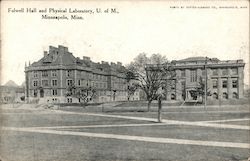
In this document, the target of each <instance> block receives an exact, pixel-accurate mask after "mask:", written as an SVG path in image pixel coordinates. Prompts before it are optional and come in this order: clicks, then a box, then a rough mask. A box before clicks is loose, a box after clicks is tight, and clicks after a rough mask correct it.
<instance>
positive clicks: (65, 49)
mask: <svg viewBox="0 0 250 161" xmlns="http://www.w3.org/2000/svg"><path fill="white" fill-rule="evenodd" d="M51 51H55V52H57V53H58V52H60V53H65V52H68V48H67V47H64V46H62V45H58V48H56V47H54V46H49V53H50V52H51ZM47 55H48V52H47V51H44V56H47ZM82 59H83V60H85V61H91V60H90V57H88V56H83V57H82ZM101 63H102V64H109V63H108V62H106V61H102V62H101ZM110 65H111V66H122V63H121V62H117V64H116V63H114V62H111V63H110Z"/></svg>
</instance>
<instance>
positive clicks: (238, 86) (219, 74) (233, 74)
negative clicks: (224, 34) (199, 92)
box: [166, 57, 245, 101]
mask: <svg viewBox="0 0 250 161" xmlns="http://www.w3.org/2000/svg"><path fill="white" fill-rule="evenodd" d="M244 65H245V63H244V62H243V60H226V61H220V60H219V59H217V58H205V57H191V58H187V59H183V60H175V61H172V62H171V66H172V67H173V70H174V71H175V78H174V79H173V80H171V81H173V83H172V85H173V86H172V87H171V88H170V89H168V90H167V94H166V100H186V101H188V100H197V99H201V98H196V97H193V96H192V94H191V91H194V90H196V89H197V87H199V86H201V83H202V84H205V83H206V84H207V88H206V89H207V91H208V93H209V95H208V96H207V98H208V100H228V99H240V98H243V91H244V89H243V88H244V82H243V80H244ZM205 80H207V81H205ZM204 90H205V88H204Z"/></svg>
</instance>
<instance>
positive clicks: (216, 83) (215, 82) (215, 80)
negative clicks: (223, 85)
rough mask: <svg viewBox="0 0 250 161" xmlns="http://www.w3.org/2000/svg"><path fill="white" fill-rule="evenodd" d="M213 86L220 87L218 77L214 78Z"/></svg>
mask: <svg viewBox="0 0 250 161" xmlns="http://www.w3.org/2000/svg"><path fill="white" fill-rule="evenodd" d="M213 88H218V81H217V79H213Z"/></svg>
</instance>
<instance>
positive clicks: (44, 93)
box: [25, 45, 139, 103]
mask: <svg viewBox="0 0 250 161" xmlns="http://www.w3.org/2000/svg"><path fill="white" fill-rule="evenodd" d="M126 73H127V70H126V68H125V67H124V66H123V65H122V63H120V62H117V63H113V62H112V63H110V64H109V63H108V62H104V61H102V62H101V63H95V62H93V61H91V60H90V58H89V57H85V56H83V58H82V59H80V58H78V57H77V58H76V57H74V56H73V54H72V53H71V52H69V51H68V48H67V47H64V46H60V45H59V46H58V48H57V47H53V46H49V51H48V52H47V51H44V56H43V57H42V58H41V59H40V60H39V61H37V62H34V63H32V64H29V65H28V66H25V80H26V81H25V82H26V84H25V86H26V88H25V96H26V100H27V101H28V102H39V103H51V102H52V103H67V102H68V103H71V102H72V103H79V102H81V99H79V98H75V97H72V96H66V95H65V93H66V92H67V88H68V87H69V86H70V85H72V84H74V85H75V86H76V87H92V88H95V90H96V92H95V97H93V98H89V99H90V101H92V102H108V101H122V100H128V95H127V88H128V87H127V86H128V83H127V80H126ZM130 100H139V92H138V91H136V92H135V93H134V95H132V96H131V97H130Z"/></svg>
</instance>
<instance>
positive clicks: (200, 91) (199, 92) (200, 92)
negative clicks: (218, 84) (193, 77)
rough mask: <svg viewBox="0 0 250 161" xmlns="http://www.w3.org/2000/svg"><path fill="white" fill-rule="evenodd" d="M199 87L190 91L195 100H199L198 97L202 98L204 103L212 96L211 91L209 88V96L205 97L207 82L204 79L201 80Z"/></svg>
mask: <svg viewBox="0 0 250 161" xmlns="http://www.w3.org/2000/svg"><path fill="white" fill-rule="evenodd" d="M198 83H199V84H198V86H197V87H195V88H194V89H193V90H190V95H191V97H193V99H195V100H196V99H197V98H198V97H202V102H201V103H204V99H205V98H204V97H205V96H211V92H210V91H209V88H208V87H207V90H206V91H207V95H205V81H204V80H203V79H202V77H200V78H199V81H198Z"/></svg>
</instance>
